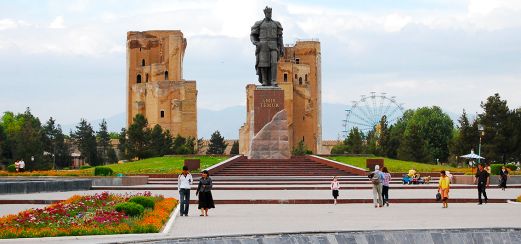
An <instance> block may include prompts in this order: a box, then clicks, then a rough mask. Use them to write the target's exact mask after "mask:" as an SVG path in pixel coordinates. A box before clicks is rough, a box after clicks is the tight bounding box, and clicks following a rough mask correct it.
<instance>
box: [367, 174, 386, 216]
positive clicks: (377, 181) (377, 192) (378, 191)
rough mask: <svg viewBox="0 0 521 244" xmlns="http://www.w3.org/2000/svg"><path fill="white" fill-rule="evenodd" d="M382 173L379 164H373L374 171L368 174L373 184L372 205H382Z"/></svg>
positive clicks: (376, 206)
mask: <svg viewBox="0 0 521 244" xmlns="http://www.w3.org/2000/svg"><path fill="white" fill-rule="evenodd" d="M383 178H384V176H383V174H382V172H381V171H380V166H379V165H375V166H374V171H373V172H372V173H371V174H369V179H370V180H371V183H372V184H373V203H374V207H375V208H378V207H380V208H381V207H382V206H383V201H382V186H383V185H382V182H383Z"/></svg>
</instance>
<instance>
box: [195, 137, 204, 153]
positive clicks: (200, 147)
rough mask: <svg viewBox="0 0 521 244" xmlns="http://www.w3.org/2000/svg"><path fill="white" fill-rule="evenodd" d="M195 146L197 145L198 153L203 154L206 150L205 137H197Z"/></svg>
mask: <svg viewBox="0 0 521 244" xmlns="http://www.w3.org/2000/svg"><path fill="white" fill-rule="evenodd" d="M195 147H196V152H197V154H202V153H203V152H204V148H205V145H204V138H203V137H201V138H199V139H197V142H196V144H195Z"/></svg>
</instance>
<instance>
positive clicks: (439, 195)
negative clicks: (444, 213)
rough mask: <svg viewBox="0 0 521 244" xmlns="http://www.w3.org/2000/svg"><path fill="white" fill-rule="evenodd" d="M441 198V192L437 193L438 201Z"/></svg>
mask: <svg viewBox="0 0 521 244" xmlns="http://www.w3.org/2000/svg"><path fill="white" fill-rule="evenodd" d="M440 200H441V193H439V192H438V193H436V201H438V202H439V201H440Z"/></svg>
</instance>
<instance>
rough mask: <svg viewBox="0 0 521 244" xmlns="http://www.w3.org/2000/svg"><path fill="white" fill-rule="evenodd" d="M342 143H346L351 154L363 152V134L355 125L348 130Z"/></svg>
mask: <svg viewBox="0 0 521 244" xmlns="http://www.w3.org/2000/svg"><path fill="white" fill-rule="evenodd" d="M344 144H345V145H347V147H348V148H349V152H350V153H352V154H361V153H364V152H365V150H364V135H363V133H362V132H361V131H360V130H358V128H357V127H354V128H352V129H351V130H350V131H349V135H348V136H347V138H346V140H345V142H344Z"/></svg>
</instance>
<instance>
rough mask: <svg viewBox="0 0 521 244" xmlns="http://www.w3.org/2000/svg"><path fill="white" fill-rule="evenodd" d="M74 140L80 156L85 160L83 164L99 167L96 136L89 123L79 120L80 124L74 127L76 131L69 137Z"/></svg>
mask: <svg viewBox="0 0 521 244" xmlns="http://www.w3.org/2000/svg"><path fill="white" fill-rule="evenodd" d="M71 137H72V138H73V139H74V141H75V143H76V145H77V146H78V150H79V151H80V152H81V156H82V157H83V158H84V159H85V162H86V163H88V164H89V165H92V166H97V165H100V164H101V162H100V160H99V157H98V144H97V142H96V136H95V135H94V130H93V129H92V126H91V125H90V123H88V122H87V121H86V120H85V119H81V121H80V123H79V124H78V125H77V126H76V131H75V132H74V133H73V134H72V135H71Z"/></svg>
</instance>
